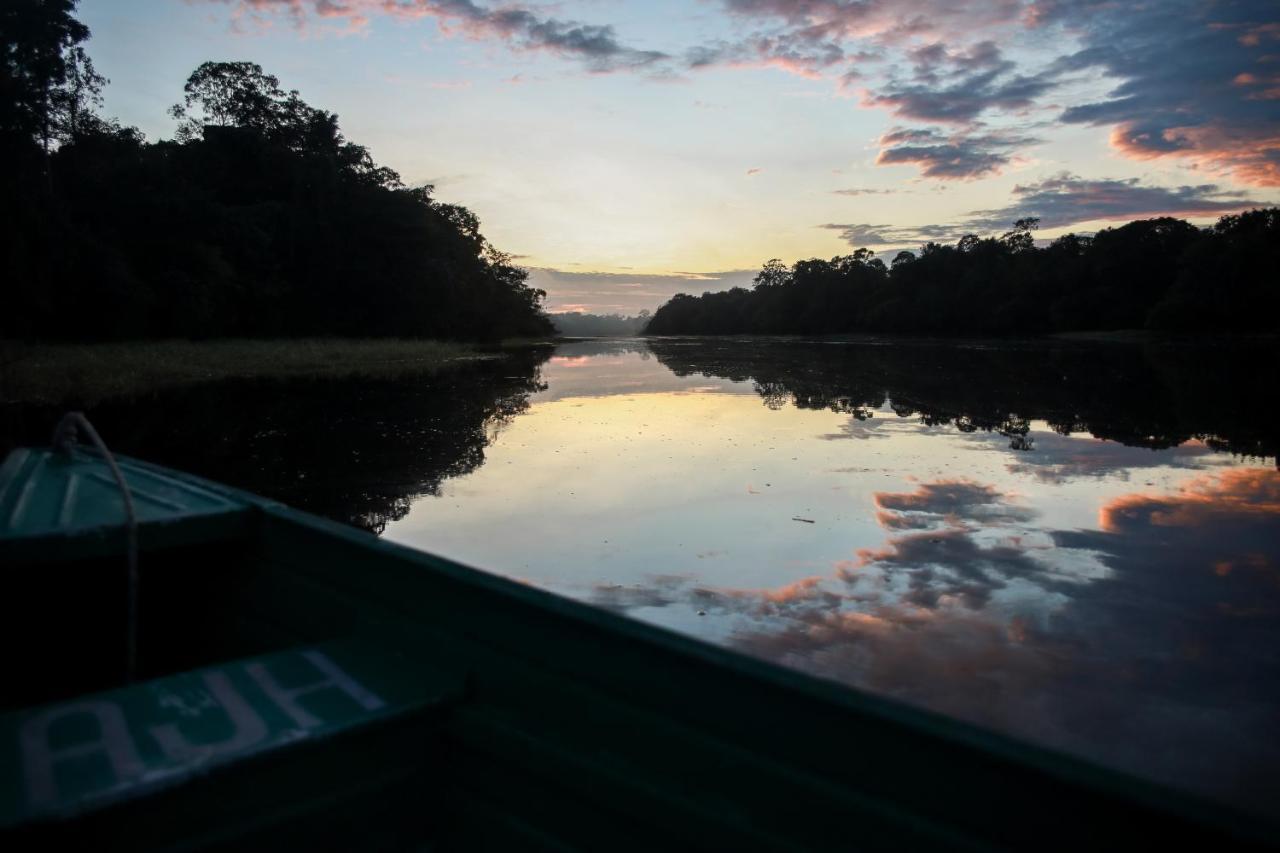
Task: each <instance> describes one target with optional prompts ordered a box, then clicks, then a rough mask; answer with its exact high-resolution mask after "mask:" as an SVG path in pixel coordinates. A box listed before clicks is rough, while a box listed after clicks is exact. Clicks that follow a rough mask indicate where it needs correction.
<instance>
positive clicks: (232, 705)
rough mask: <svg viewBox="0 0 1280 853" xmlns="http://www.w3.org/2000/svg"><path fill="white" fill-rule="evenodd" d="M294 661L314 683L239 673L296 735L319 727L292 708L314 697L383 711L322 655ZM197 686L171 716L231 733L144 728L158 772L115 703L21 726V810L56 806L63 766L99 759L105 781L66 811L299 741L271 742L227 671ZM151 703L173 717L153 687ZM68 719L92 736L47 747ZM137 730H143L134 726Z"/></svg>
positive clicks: (43, 716) (281, 736) (86, 704)
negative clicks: (209, 737) (212, 737)
mask: <svg viewBox="0 0 1280 853" xmlns="http://www.w3.org/2000/svg"><path fill="white" fill-rule="evenodd" d="M299 655H300V656H301V657H302V658H304V659H305V660H307V661H308V662H309V663H310V664H311V666H312V668H314V669H315V670H316V671H317V672H318V673H319V675H320V678H318V679H316V680H313V681H310V682H308V683H306V684H302V685H292V686H288V687H286V686H284V685H282V684H281V683H280V681H279V680H278V679H277V678H276V676H275V675H273V674H272V673H271V672H270V671H269V669H268V665H267V664H266V663H264V662H262V661H252V662H249V663H246V664H243V666H242V669H243V671H244V672H245V673H246V674H247V675H248V676H249V677H250V678H251V679H252V680H253V682H254V683H255V684H257V686H258V687H260V688H261V689H262V692H263V693H264V694H266V696H267V698H268V699H270V700H271V702H272V703H273V704H274V705H275V707H276V708H278V709H279V711H280V712H282V713H283V714H284V715H285V716H287V717H288V718H289V719H290V720H292V721H293V722H294V724H296V725H297V726H298V727H299V728H301V729H314V728H317V727H319V726H322V725H324V724H325V723H326V721H325V720H323V719H321V718H320V717H318V716H316V714H315V713H313V711H312V710H309V709H308V708H306V707H303V705H302V704H301V702H300V700H302V699H304V698H305V697H306V696H308V695H311V694H313V693H317V692H319V691H324V690H338V691H341V692H342V693H344V694H346V695H347V696H348V697H349V698H350V699H352V700H353V701H354V702H355V703H356V704H357V705H359V707H360V708H362V709H363V710H364V711H366V712H369V711H377V710H380V709H382V708H385V707H386V703H385V702H384V701H383V700H382V699H381V698H380V697H379V696H377V695H376V694H375V693H373V692H372V691H370V690H369V689H368V688H366V687H365V686H364V685H362V684H361V683H360V682H358V681H356V680H355V679H354V678H352V677H351V676H350V675H349V674H348V673H346V672H345V671H343V670H342V669H341V668H340V667H339V666H338V665H337V664H335V663H334V662H333V661H332V660H330V659H329V657H328V656H326V655H325V654H323V653H322V652H319V651H315V650H307V651H303V652H300V653H299ZM200 680H201V682H202V683H203V686H204V689H203V690H202V691H201V690H195V691H190V692H191V693H193V694H204V695H199V696H198V697H197V699H198V701H197V702H196V704H195V705H194V706H189V705H184V706H183V707H182V708H178V709H177V710H178V711H179V713H181V715H182V716H184V717H191V716H200V715H202V714H203V713H205V712H206V711H210V710H218V709H220V710H221V711H222V712H223V713H224V714H225V715H226V718H227V719H228V720H230V722H231V724H232V726H231V732H230V734H228V735H226V736H225V737H223V738H221V739H220V740H216V741H212V742H210V741H204V742H201V743H192V742H191V740H190V739H189V738H188V737H187V735H184V734H183V733H182V731H181V729H180V727H179V724H177V723H173V722H165V723H160V724H157V725H151V726H149V727H147V728H146V729H145V731H146V733H147V734H148V735H150V736H151V737H152V738H153V739H154V741H155V743H156V745H157V746H158V747H159V752H160V753H161V754H162V755H163V756H164V759H165V761H162V763H161V765H160V766H152V767H148V766H147V764H146V763H145V762H144V761H143V759H142V758H141V756H140V755H139V751H138V744H137V743H135V741H134V738H133V735H132V734H131V733H130V731H129V725H128V722H127V721H126V719H125V714H124V710H123V709H122V707H121V704H120V703H118V702H114V701H110V700H107V699H93V700H80V701H75V702H69V703H67V704H64V705H57V706H54V707H52V708H49V709H46V710H44V711H42V712H40V713H38V714H35V715H34V716H32V717H29V718H28V719H26V720H24V721H23V722H22V724H21V727H20V729H19V732H18V739H19V749H20V752H21V755H22V763H23V773H24V778H25V787H26V791H27V802H28V806H29V807H30V808H31V809H32V810H34V811H45V810H48V809H51V808H55V807H57V806H59V805H60V804H62V803H63V802H64V801H63V792H62V791H61V788H60V785H59V775H60V774H59V767H63V768H64V771H63V772H64V773H75V772H77V771H75V770H72V769H66V765H67V764H68V763H69V762H74V761H84V760H86V759H87V760H93V759H95V758H97V759H105V761H106V765H107V767H108V768H109V773H108V774H107V777H106V778H105V780H104V781H102V782H101V783H100V784H98V785H96V786H94V789H93V790H90V791H83V790H80V791H76V792H74V793H72V794H71V795H70V800H68V801H67V802H68V803H69V802H71V801H74V800H76V799H80V798H82V797H88V796H94V795H101V794H106V793H110V792H114V791H123V790H126V789H128V788H129V787H130V786H131V785H136V784H140V783H143V782H146V781H148V780H154V779H157V778H161V777H165V776H172V775H178V776H180V775H182V773H184V772H186V770H187V769H189V768H191V767H194V766H196V765H198V764H200V763H202V762H204V761H207V760H208V759H210V758H214V757H229V756H232V755H234V754H236V753H238V752H243V751H245V750H248V749H252V748H253V747H255V746H258V745H260V744H263V743H265V742H268V741H270V740H272V739H273V737H274V739H276V740H278V741H280V742H282V743H283V742H287V741H290V740H294V739H296V738H297V737H299V736H300V735H301V734H302V733H301V732H298V731H297V730H285V731H276V732H275V733H274V735H273V733H272V731H271V728H270V726H269V725H268V724H267V722H266V720H264V719H263V717H262V715H261V714H259V712H258V711H257V710H255V709H254V707H253V706H252V705H251V704H249V702H247V701H246V700H245V698H244V697H243V696H242V695H241V693H240V691H238V690H237V689H236V687H235V685H234V684H233V683H232V680H231V678H230V676H229V674H228V670H225V669H223V670H217V669H215V670H209V671H206V672H204V673H201V674H200ZM152 696H153V698H154V699H155V702H156V707H157V709H159V710H160V711H161V712H162V713H164V711H165V709H168V713H169V714H172V713H173V711H174V708H175V706H174V698H175V697H174V696H173V695H171V694H169V693H168V692H167V691H166V690H164V689H156V687H154V686H153V688H152ZM179 704H183V703H179ZM76 718H80V719H81V721H82V722H84V721H88V722H91V723H92V724H93V728H94V729H96V732H95V733H94V734H92V735H90V736H87V737H83V738H82V739H80V740H77V741H74V742H71V743H65V742H64V741H65V740H66V737H65V734H66V730H65V729H64V730H63V735H64V736H63V737H59V738H58V739H57V741H58V742H57V743H56V745H55V740H54V739H53V738H52V737H51V735H52V734H54V732H53V729H54V728H55V727H60V728H61V727H62V726H66V725H75V723H74V722H73V721H74V720H75V719H76ZM137 722H138V723H139V724H140V725H142V724H145V721H142V720H139V721H137ZM60 724H61V725H60ZM81 781H83V780H81Z"/></svg>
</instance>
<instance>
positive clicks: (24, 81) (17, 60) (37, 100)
mask: <svg viewBox="0 0 1280 853" xmlns="http://www.w3.org/2000/svg"><path fill="white" fill-rule="evenodd" d="M76 2H77V0H5V2H4V3H0V139H3V141H4V143H5V144H6V147H10V148H12V147H15V146H22V145H24V144H29V143H31V142H35V143H37V144H38V145H39V146H40V147H41V149H43V151H44V152H45V154H46V155H47V154H48V152H49V151H50V149H51V148H52V146H53V144H54V142H55V141H56V140H57V131H58V118H59V117H58V109H59V92H61V91H64V89H63V87H64V86H66V84H67V77H68V60H69V54H70V52H71V51H72V50H73V49H74V48H76V46H77V45H79V44H80V43H81V42H83V41H85V39H87V38H89V28H88V27H86V26H85V25H84V24H82V23H80V22H79V21H77V20H76V19H75V17H73V15H72V13H73V12H74V11H75V8H76ZM79 58H81V59H83V58H85V57H84V55H83V52H81V54H80V55H79ZM80 68H81V70H83V68H84V66H80ZM88 70H89V72H90V75H91V76H90V77H86V78H84V79H82V81H81V84H82V85H86V84H87V85H89V86H90V88H92V86H93V85H94V84H93V83H92V80H93V79H94V77H96V75H92V66H88ZM96 79H97V81H98V82H97V84H96V85H97V86H98V87H99V88H100V87H101V78H96ZM87 91H89V90H88V89H84V88H82V89H81V92H82V94H83V93H85V92H87ZM81 103H83V101H82V102H81Z"/></svg>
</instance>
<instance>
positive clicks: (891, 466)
mask: <svg viewBox="0 0 1280 853" xmlns="http://www.w3.org/2000/svg"><path fill="white" fill-rule="evenodd" d="M665 361H666V362H667V363H671V364H675V363H676V362H677V361H678V359H675V360H673V359H672V358H671V357H669V356H668V357H666V359H665ZM677 367H679V365H677ZM681 372H686V373H689V375H685V376H679V375H677V374H676V373H675V372H673V370H672V369H671V368H669V367H668V366H667V364H664V362H663V361H662V360H659V358H656V357H654V355H653V354H652V353H650V352H649V351H648V350H647V349H646V348H645V346H644V345H643V344H623V345H613V346H608V345H599V344H576V345H574V344H570V345H565V346H563V347H561V348H560V350H558V351H557V354H556V355H555V356H554V357H553V358H552V359H551V360H550V361H549V362H548V363H547V364H545V365H544V366H543V369H542V376H543V379H544V381H545V382H546V389H545V390H544V391H542V392H540V393H537V394H535V395H533V396H532V397H530V403H531V405H530V407H529V409H528V411H527V412H526V413H524V414H522V415H520V416H518V417H516V418H514V419H511V420H509V421H507V422H505V423H504V424H503V425H502V427H501V429H500V430H499V431H496V433H495V434H494V435H493V436H491V439H492V440H491V443H490V444H489V447H488V448H487V449H486V451H485V453H486V462H485V464H483V465H482V466H480V467H479V468H477V469H476V470H474V471H472V472H471V473H469V474H466V475H464V476H460V477H457V478H454V479H451V480H448V481H446V482H445V483H444V484H443V486H442V487H441V489H440V493H439V495H438V496H429V497H424V498H421V499H419V500H418V501H417V502H415V503H414V504H413V505H412V507H411V509H410V511H409V512H408V514H407V515H406V516H405V517H404V518H403V519H401V520H399V521H395V522H392V523H391V524H390V525H389V526H388V527H387V529H386V533H385V535H386V536H387V537H388V538H391V539H394V540H398V541H401V542H405V543H408V544H411V545H415V546H418V547H422V548H425V549H428V550H431V551H434V552H436V553H441V554H444V555H446V556H449V557H453V558H455V559H458V560H461V561H463V562H466V563H469V564H472V565H477V566H482V567H486V568H488V569H491V570H493V571H498V572H501V573H505V574H508V575H510V576H513V577H516V578H520V579H522V580H525V581H527V582H529V583H533V584H537V585H540V586H545V587H548V588H550V589H553V590H556V591H558V592H561V593H564V594H567V595H570V596H573V597H576V598H579V599H583V600H587V601H591V602H593V603H596V604H598V605H601V606H604V607H608V608H612V609H615V610H618V611H622V612H626V613H628V614H630V615H632V616H634V617H636V618H639V619H643V620H646V621H649V622H653V623H656V624H659V625H663V626H666V627H669V628H673V629H675V630H677V631H681V632H684V633H687V634H692V635H694V636H697V637H701V638H704V639H707V640H710V641H713V642H716V643H720V644H724V645H727V646H730V647H733V648H737V649H740V650H742V651H745V652H748V653H750V654H753V655H757V656H760V657H763V658H767V659H769V660H773V661H777V662H779V663H782V664H785V665H788V666H792V667H796V668H799V669H803V670H806V671H809V672H812V673H816V674H818V675H821V676H824V677H828V678H833V679H836V680H839V681H842V682H845V683H848V684H852V685H855V686H858V687H862V688H865V689H869V690H872V691H874V692H876V693H879V694H882V695H887V696H892V697H896V698H898V699H902V700H905V701H908V702H911V703H914V704H918V705H921V706H924V707H927V708H931V709H934V710H938V711H942V712H945V713H948V714H952V715H955V716H958V717H961V718H964V719H966V720H970V721H972V722H976V723H979V724H982V725H985V726H989V727H993V728H996V729H999V730H1001V731H1004V732H1007V733H1010V734H1014V735H1017V736H1020V737H1025V738H1030V739H1032V740H1035V741H1038V742H1040V743H1043V744H1047V745H1051V746H1054V747H1058V748H1063V749H1067V750H1069V751H1072V752H1075V753H1077V754H1080V755H1083V756H1086V757H1090V758H1094V759H1097V760H1101V761H1103V762H1105V763H1107V764H1110V765H1112V766H1116V767H1120V768H1123V769H1127V770H1131V771H1134V772H1138V773H1140V774H1142V775H1146V776H1148V777H1153V778H1156V779H1161V780H1164V781H1168V782H1172V783H1174V784H1177V785H1179V786H1182V787H1188V788H1192V789H1196V790H1200V791H1202V792H1206V793H1209V794H1212V795H1214V796H1216V797H1219V798H1222V799H1226V800H1229V801H1233V802H1235V803H1237V804H1241V805H1246V806H1250V807H1253V808H1256V809H1260V810H1263V811H1271V812H1274V811H1275V807H1274V805H1272V804H1271V803H1270V802H1269V795H1268V794H1267V793H1266V792H1267V790H1268V789H1270V790H1274V789H1275V786H1276V785H1277V783H1280V746H1278V745H1277V742H1276V739H1275V738H1274V731H1275V726H1276V724H1277V722H1280V714H1278V713H1277V712H1278V710H1280V689H1278V688H1277V686H1276V685H1277V680H1276V677H1277V675H1280V664H1278V658H1280V652H1278V651H1277V649H1280V643H1277V640H1280V619H1278V617H1280V574H1278V573H1277V558H1278V557H1280V475H1278V474H1277V471H1276V468H1275V460H1274V457H1272V458H1256V457H1255V458H1248V457H1240V456H1232V455H1230V454H1227V453H1223V452H1217V451H1215V450H1213V449H1212V448H1210V447H1209V446H1207V445H1206V444H1204V443H1202V442H1200V441H1197V440H1190V441H1186V442H1184V443H1182V444H1180V445H1178V446H1175V447H1169V448H1167V449H1162V450H1152V449H1148V448H1146V447H1132V446H1126V445H1124V444H1121V443H1118V442H1114V441H1103V440H1100V439H1097V438H1094V437H1092V436H1091V435H1090V434H1089V432H1073V433H1072V434H1071V435H1070V436H1064V435H1060V434H1058V433H1057V432H1054V431H1053V430H1051V429H1050V428H1049V427H1048V425H1047V424H1046V423H1045V422H1043V421H1030V422H1028V423H1024V424H1023V425H1022V426H1021V428H1020V429H1016V430H1013V431H1012V432H1011V433H1010V431H1009V430H1006V433H1007V434H1000V433H999V432H992V431H986V430H984V429H973V430H972V431H966V430H969V429H971V425H970V424H967V422H966V421H965V420H964V419H963V418H960V419H953V420H952V422H951V423H943V424H935V425H927V424H926V423H923V422H922V420H936V419H931V418H929V417H927V416H926V417H925V418H921V417H920V416H919V415H917V414H911V415H910V416H906V417H903V416H899V414H897V413H895V410H894V406H895V404H897V405H898V406H899V408H901V407H902V404H901V403H900V402H899V401H895V400H893V399H892V393H893V391H892V390H891V389H890V390H889V391H888V393H889V394H890V397H889V398H888V399H885V400H884V402H883V403H882V404H880V405H877V406H875V407H874V408H872V407H869V406H866V405H859V404H858V402H857V401H856V400H843V402H839V401H838V402H837V404H835V405H834V408H836V409H840V410H841V411H832V410H831V409H830V408H801V407H798V406H797V405H795V400H796V399H799V398H801V397H802V395H803V394H804V393H805V392H803V391H802V390H797V389H798V388H800V384H793V385H792V386H790V387H791V388H792V390H791V391H790V392H789V393H788V392H785V391H779V390H778V389H771V388H770V387H769V383H768V381H767V380H761V379H759V378H758V377H757V378H754V379H753V378H743V379H738V380H735V379H730V378H723V377H724V376H740V375H741V374H739V373H738V372H736V371H735V370H733V369H719V370H717V369H712V370H706V371H703V370H702V369H701V368H699V369H698V370H695V371H692V372H690V371H687V370H681ZM704 372H705V373H706V374H708V375H704ZM1067 378H1068V377H1067V376H1063V379H1064V380H1065V379H1067ZM973 381H974V382H982V381H987V378H984V377H978V376H975V377H973ZM882 390H883V389H882ZM873 397H874V395H873ZM842 399H843V398H842ZM873 402H874V400H873ZM907 408H908V409H909V408H912V407H911V406H908V407H907ZM904 411H905V409H904ZM957 424H958V425H959V426H958V425H957ZM1024 432H1025V434H1024ZM1166 443H1167V442H1166ZM1015 448H1025V449H1015Z"/></svg>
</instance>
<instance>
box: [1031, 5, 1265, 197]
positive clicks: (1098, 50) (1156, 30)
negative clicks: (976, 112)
mask: <svg viewBox="0 0 1280 853" xmlns="http://www.w3.org/2000/svg"><path fill="white" fill-rule="evenodd" d="M1054 7H1055V8H1054V12H1053V15H1052V16H1051V18H1054V19H1057V18H1063V19H1066V20H1069V21H1070V22H1071V23H1072V24H1073V25H1074V26H1078V27H1081V28H1083V31H1084V36H1083V45H1084V46H1083V48H1082V49H1081V50H1079V51H1078V52H1076V53H1075V54H1073V55H1071V56H1070V57H1069V58H1068V59H1067V60H1066V61H1067V62H1068V63H1069V64H1070V65H1071V66H1073V67H1074V68H1077V69H1093V70H1101V71H1103V72H1105V73H1106V74H1107V76H1108V77H1110V78H1113V79H1115V80H1118V81H1119V82H1118V84H1117V85H1116V86H1115V87H1114V88H1113V89H1112V90H1111V91H1110V92H1108V94H1107V96H1106V98H1105V99H1103V100H1098V101H1093V102H1091V103H1085V104H1077V105H1073V106H1070V107H1069V108H1067V109H1066V110H1064V111H1063V113H1062V115H1061V120H1062V121H1064V122H1067V123H1076V124H1089V125H1110V126H1111V127H1112V128H1113V129H1112V133H1111V144H1112V146H1113V147H1114V148H1115V149H1116V150H1117V151H1119V152H1120V153H1122V154H1124V155H1125V156H1127V157H1131V158H1134V159H1139V160H1149V159H1159V158H1174V159H1183V160H1186V161H1188V162H1190V163H1192V164H1194V165H1197V166H1199V167H1201V168H1204V169H1207V170H1210V171H1214V172H1225V173H1230V174H1231V175H1232V176H1233V177H1235V178H1236V179H1237V180H1239V181H1242V182H1245V183H1250V184H1255V185H1258V186H1280V111H1277V108H1276V103H1275V97H1276V96H1277V95H1280V92H1277V91H1276V90H1275V86H1274V83H1273V82H1271V81H1272V80H1273V76H1272V73H1270V72H1271V71H1272V66H1271V64H1270V63H1271V62H1273V61H1274V57H1275V54H1276V53H1277V50H1280V25H1277V23H1276V21H1275V18H1276V15H1277V10H1276V6H1275V4H1274V3H1273V2H1270V0H1237V2H1223V3H1207V2H1191V0H1183V2H1164V3H1159V4H1151V5H1149V6H1146V7H1142V6H1138V7H1129V6H1125V7H1123V8H1118V9H1116V10H1109V11H1099V12H1096V13H1094V14H1090V15H1087V16H1078V15H1073V14H1072V10H1071V8H1070V7H1069V6H1068V4H1065V3H1059V4H1054Z"/></svg>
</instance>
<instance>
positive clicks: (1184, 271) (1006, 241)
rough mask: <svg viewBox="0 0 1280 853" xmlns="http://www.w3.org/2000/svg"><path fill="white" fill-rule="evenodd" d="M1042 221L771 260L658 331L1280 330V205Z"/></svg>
mask: <svg viewBox="0 0 1280 853" xmlns="http://www.w3.org/2000/svg"><path fill="white" fill-rule="evenodd" d="M1038 224H1039V220H1037V219H1034V218H1029V219H1020V220H1018V222H1016V223H1015V224H1014V227H1013V229H1012V230H1011V231H1009V232H1008V233H1006V234H1004V235H1003V236H1001V237H999V238H985V239H983V238H979V237H977V236H975V235H967V236H965V237H962V238H961V239H960V240H959V241H958V242H957V243H956V244H955V245H954V246H946V245H941V244H938V243H927V244H925V245H924V246H923V247H922V248H921V249H920V251H919V252H907V251H903V252H899V253H898V254H897V255H896V256H895V257H894V258H893V261H892V263H891V264H890V265H888V266H886V265H885V264H884V262H883V261H881V260H880V259H879V258H876V257H874V254H875V253H874V252H872V251H870V250H868V249H858V250H857V251H856V252H854V253H853V254H852V255H846V256H842V257H836V258H832V259H831V260H829V261H824V260H820V259H812V260H803V261H798V262H796V263H795V264H794V265H792V266H791V267H787V266H786V265H785V264H783V263H782V262H781V261H779V260H771V261H769V262H768V263H766V264H765V266H764V268H763V269H761V271H760V272H759V274H757V275H756V277H755V286H754V288H753V289H750V290H748V289H746V288H740V287H739V288H733V289H732V290H727V291H723V292H719V293H704V294H702V296H690V295H687V294H678V295H676V296H675V297H673V298H672V299H671V300H670V301H668V302H667V303H666V304H665V305H663V306H662V307H661V308H659V309H658V310H657V311H656V312H655V313H654V315H653V319H652V320H651V321H650V322H649V325H648V326H647V328H646V333H647V334H651V335H682V334H712V335H715V334H832V333H848V332H864V333H901V334H920V335H1026V334H1042V333H1047V332H1065V331H1102V330H1115V329H1152V330H1165V331H1233V332H1235V331H1246V332H1270V331H1277V330H1280V208H1268V209H1265V210H1251V211H1249V212H1247V213H1242V214H1239V215H1232V216H1224V217H1222V218H1221V219H1220V220H1219V221H1218V222H1217V224H1216V225H1214V226H1213V227H1211V228H1206V229H1201V228H1197V227H1195V226H1194V225H1191V224H1189V223H1187V222H1184V221H1182V220H1180V219H1173V218H1168V217H1162V218H1159V219H1147V220H1141V221H1137V222H1130V223H1129V224H1127V225H1124V226H1121V227H1118V228H1107V229H1104V230H1103V231H1100V232H1098V233H1097V234H1096V235H1094V236H1092V237H1086V236H1080V235H1076V234H1067V235H1065V236H1063V237H1059V238H1058V239H1056V240H1054V241H1053V242H1051V243H1050V244H1048V245H1047V246H1044V247H1038V246H1036V243H1035V239H1034V237H1033V234H1032V232H1033V231H1034V230H1035V229H1036V227H1037V226H1038Z"/></svg>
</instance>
